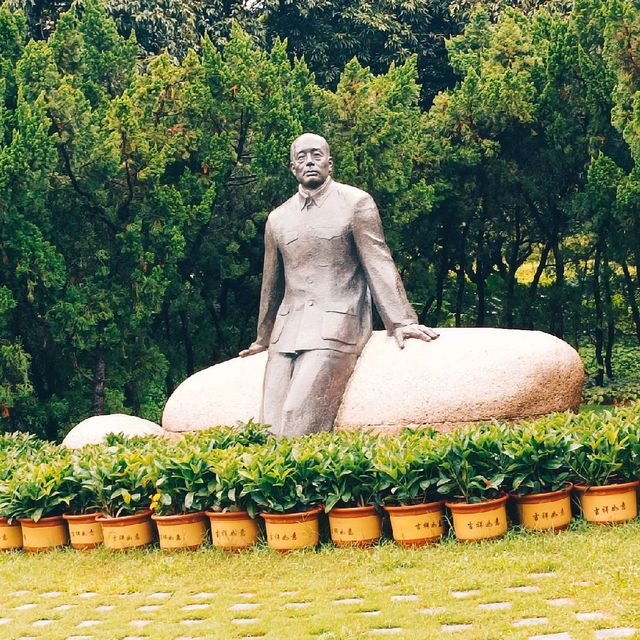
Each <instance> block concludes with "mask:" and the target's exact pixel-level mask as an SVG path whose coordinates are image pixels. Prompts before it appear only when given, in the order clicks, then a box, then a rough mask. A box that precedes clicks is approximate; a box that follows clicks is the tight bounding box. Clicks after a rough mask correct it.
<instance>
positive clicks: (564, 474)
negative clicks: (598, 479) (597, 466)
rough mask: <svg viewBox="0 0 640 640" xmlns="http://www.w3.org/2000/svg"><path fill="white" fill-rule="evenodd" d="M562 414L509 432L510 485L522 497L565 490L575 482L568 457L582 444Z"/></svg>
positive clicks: (508, 480) (570, 418)
mask: <svg viewBox="0 0 640 640" xmlns="http://www.w3.org/2000/svg"><path fill="white" fill-rule="evenodd" d="M571 422H572V417H569V418H567V416H565V415H564V414H558V415H557V416H554V417H553V418H551V419H548V420H540V421H535V422H530V423H525V424H523V425H517V426H515V427H514V428H513V429H510V430H509V431H508V432H506V433H505V442H504V455H505V456H506V459H507V461H508V466H507V467H506V468H505V473H506V476H507V478H506V485H507V486H508V488H509V491H512V492H514V493H516V494H518V495H528V494H530V493H547V492H550V491H558V490H560V489H564V488H566V487H567V485H569V484H570V482H571V481H572V480H573V479H574V476H573V473H572V471H571V469H570V468H569V466H568V457H569V455H570V454H571V452H572V451H573V450H574V449H576V448H577V447H579V446H580V445H579V444H578V443H577V442H575V440H574V438H573V434H572V433H571V429H570V428H568V424H567V423H571Z"/></svg>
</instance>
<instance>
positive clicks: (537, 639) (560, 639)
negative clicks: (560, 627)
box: [529, 631, 571, 640]
mask: <svg viewBox="0 0 640 640" xmlns="http://www.w3.org/2000/svg"><path fill="white" fill-rule="evenodd" d="M529 640H571V634H570V633H567V632H564V631H563V632H562V633H543V634H542V635H539V636H529Z"/></svg>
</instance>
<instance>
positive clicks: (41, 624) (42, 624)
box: [31, 619, 56, 627]
mask: <svg viewBox="0 0 640 640" xmlns="http://www.w3.org/2000/svg"><path fill="white" fill-rule="evenodd" d="M54 622H56V620H48V619H47V620H45V619H43V620H36V621H35V622H32V623H31V626H32V627H48V626H49V625H50V624H53V623H54Z"/></svg>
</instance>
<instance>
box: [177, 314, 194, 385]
mask: <svg viewBox="0 0 640 640" xmlns="http://www.w3.org/2000/svg"><path fill="white" fill-rule="evenodd" d="M180 324H181V326H182V344H184V353H185V356H186V359H187V375H188V376H192V375H193V374H194V372H195V366H194V363H193V343H192V342H191V333H190V332H189V315H188V314H187V312H186V311H185V310H184V309H181V310H180Z"/></svg>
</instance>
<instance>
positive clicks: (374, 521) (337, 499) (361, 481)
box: [309, 431, 382, 547]
mask: <svg viewBox="0 0 640 640" xmlns="http://www.w3.org/2000/svg"><path fill="white" fill-rule="evenodd" d="M376 442H377V438H376V437H375V436H372V435H371V434H369V433H367V432H364V431H361V432H334V433H322V434H318V435H315V436H310V437H309V446H310V447H313V448H315V449H317V450H319V451H322V453H323V458H324V461H323V465H322V473H320V474H319V478H318V491H319V493H320V495H322V497H323V500H324V508H325V512H326V513H327V514H328V515H329V529H330V532H331V539H332V540H333V543H334V544H335V545H336V546H339V547H340V546H361V547H365V546H370V545H372V544H375V543H376V542H377V541H378V540H379V539H380V535H381V533H382V521H381V518H380V515H379V513H378V512H377V510H376V504H377V502H378V499H377V495H376V490H377V482H376V472H375V468H374V465H373V456H374V452H375V444H376Z"/></svg>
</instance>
